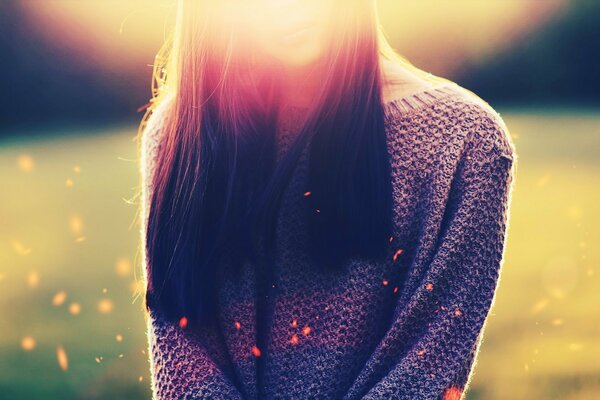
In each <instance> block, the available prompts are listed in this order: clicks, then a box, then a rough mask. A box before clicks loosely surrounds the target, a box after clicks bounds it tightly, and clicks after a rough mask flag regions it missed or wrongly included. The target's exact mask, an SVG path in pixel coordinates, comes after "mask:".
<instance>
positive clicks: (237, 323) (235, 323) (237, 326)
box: [234, 321, 242, 331]
mask: <svg viewBox="0 0 600 400" xmlns="http://www.w3.org/2000/svg"><path fill="white" fill-rule="evenodd" d="M234 325H235V329H237V330H238V331H239V330H240V328H241V327H242V324H240V322H239V321H235V322H234Z"/></svg>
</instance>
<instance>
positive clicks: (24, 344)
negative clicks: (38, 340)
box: [21, 336, 35, 351]
mask: <svg viewBox="0 0 600 400" xmlns="http://www.w3.org/2000/svg"><path fill="white" fill-rule="evenodd" d="M21 348H22V349H23V350H25V351H31V350H33V349H34V348H35V339H34V338H32V337H31V336H25V337H23V339H21Z"/></svg>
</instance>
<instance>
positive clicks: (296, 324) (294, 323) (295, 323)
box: [292, 318, 298, 328]
mask: <svg viewBox="0 0 600 400" xmlns="http://www.w3.org/2000/svg"><path fill="white" fill-rule="evenodd" d="M297 326H298V320H297V319H296V318H294V319H293V320H292V328H296V327H297Z"/></svg>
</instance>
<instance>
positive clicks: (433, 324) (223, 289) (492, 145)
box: [141, 82, 516, 400]
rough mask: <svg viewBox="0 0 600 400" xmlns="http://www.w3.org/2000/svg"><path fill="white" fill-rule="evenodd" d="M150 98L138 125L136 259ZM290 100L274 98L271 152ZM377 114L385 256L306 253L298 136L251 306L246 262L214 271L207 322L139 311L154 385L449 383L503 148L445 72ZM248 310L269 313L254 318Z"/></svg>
mask: <svg viewBox="0 0 600 400" xmlns="http://www.w3.org/2000/svg"><path fill="white" fill-rule="evenodd" d="M164 107H165V106H164V105H163V104H161V105H159V106H158V107H157V109H156V110H155V111H154V112H153V113H152V115H151V116H150V118H149V121H148V124H147V126H146V128H145V130H144V132H143V135H142V139H141V147H142V152H141V174H142V181H143V184H142V207H141V209H142V221H141V224H142V235H141V236H142V244H143V249H144V252H143V253H144V254H143V263H144V267H146V257H147V255H146V251H145V248H146V247H145V228H146V223H147V210H148V208H149V204H148V202H149V199H150V195H151V191H152V186H151V181H152V180H151V177H152V176H153V173H154V168H155V165H156V162H157V158H158V156H159V155H160V151H161V149H162V146H163V145H162V142H161V138H162V136H161V133H162V130H161V120H162V118H161V113H164ZM303 113H304V110H303V109H301V108H297V107H289V109H288V110H287V111H286V113H285V117H284V118H283V120H282V121H281V124H280V129H279V130H278V134H277V151H278V157H281V156H282V155H283V153H284V152H285V151H286V149H287V148H288V147H289V145H290V144H291V143H292V141H293V139H294V136H295V134H296V133H297V132H298V128H299V123H300V122H301V121H302V119H303V118H304V114H303ZM384 118H385V130H386V134H387V141H388V149H389V156H390V162H391V170H392V186H393V201H394V212H393V226H394V229H393V236H392V237H391V238H390V242H389V249H388V254H387V256H386V257H385V258H383V259H380V260H369V259H361V258H353V259H351V260H350V261H349V262H348V268H346V269H345V270H344V271H341V272H333V271H332V272H327V271H322V270H318V269H316V268H315V267H314V265H312V264H311V261H310V259H309V257H308V254H307V251H306V243H307V236H306V235H307V234H306V228H307V225H306V222H305V220H304V218H302V216H303V215H304V213H305V212H306V207H308V205H307V204H308V203H307V200H306V196H305V193H306V192H307V191H310V188H309V187H307V184H306V177H307V171H308V170H307V166H308V151H307V149H308V148H305V151H304V153H303V155H302V157H301V158H300V160H299V162H298V165H297V167H296V169H295V171H294V173H293V176H292V179H291V181H290V183H289V186H288V187H287V189H286V192H285V194H284V198H283V203H282V208H281V211H280V216H279V220H278V227H277V252H276V258H275V270H274V276H273V281H272V282H263V283H264V284H266V285H265V286H266V287H268V288H269V290H268V292H267V294H266V295H265V297H264V298H263V299H262V300H264V302H263V303H264V304H265V307H264V308H262V307H260V308H257V307H256V305H257V301H258V299H257V288H260V285H261V282H257V279H260V277H259V276H258V277H257V275H256V273H255V269H254V268H252V267H251V266H249V265H247V266H245V267H244V268H243V269H242V273H241V275H235V274H234V273H232V272H228V270H227V269H223V271H221V272H219V273H218V280H217V285H218V290H217V291H218V299H219V303H220V308H221V312H220V313H219V317H218V321H219V323H218V324H215V325H214V326H205V327H204V328H203V329H202V331H193V332H192V331H190V330H188V329H186V328H182V327H180V325H179V324H177V323H172V322H169V321H167V320H165V319H163V318H162V317H161V316H160V315H157V314H155V313H154V312H150V313H146V320H147V338H148V343H147V344H148V350H149V353H148V355H149V362H150V370H151V377H152V379H151V386H152V392H153V396H154V399H160V400H163V399H342V400H358V399H365V400H376V399H377V400H384V399H445V400H448V399H460V398H462V397H463V396H464V392H465V389H466V387H467V385H468V383H469V379H470V376H471V374H472V371H473V366H474V364H475V360H476V355H477V352H478V349H479V346H480V344H481V341H482V333H483V330H484V324H485V321H486V318H487V316H488V313H489V310H490V308H491V306H492V303H493V300H494V297H495V291H496V288H497V284H498V282H499V273H500V270H501V266H502V263H503V256H504V248H505V238H506V234H507V225H508V214H509V209H510V199H511V193H512V187H513V186H514V175H515V172H516V168H515V167H516V152H515V147H514V144H513V142H512V139H511V137H510V134H509V132H508V130H507V127H506V125H505V124H504V122H503V120H502V118H501V117H500V115H499V114H498V113H497V112H496V111H495V110H493V109H492V107H491V106H489V105H488V104H487V103H486V102H485V101H483V100H481V99H480V98H479V97H477V96H476V95H474V94H473V93H471V92H469V91H467V90H465V89H464V88H462V87H460V86H459V85H457V84H455V83H453V82H447V83H443V84H441V85H437V86H432V87H428V88H425V89H421V90H420V91H418V92H413V93H412V94H410V95H407V96H405V97H402V98H398V99H395V100H392V101H389V102H386V103H384ZM144 274H145V279H147V270H146V268H144ZM257 309H258V310H259V311H258V312H263V313H268V318H266V320H269V321H270V325H269V326H267V327H264V326H262V325H258V329H257V321H258V320H262V318H264V317H265V315H262V316H261V315H257ZM261 326H262V327H261ZM259 329H264V332H259V331H258V330H259ZM259 335H264V336H262V337H266V338H267V339H266V343H267V346H266V347H265V348H258V347H257V337H258V336H259ZM263 347H264V346H263ZM259 371H260V372H259Z"/></svg>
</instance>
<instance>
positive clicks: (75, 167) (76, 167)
mask: <svg viewBox="0 0 600 400" xmlns="http://www.w3.org/2000/svg"><path fill="white" fill-rule="evenodd" d="M73 171H74V172H76V173H80V172H81V167H80V166H79V165H74V166H73Z"/></svg>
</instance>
